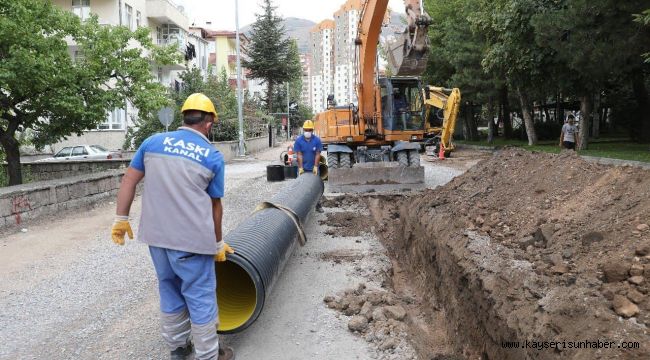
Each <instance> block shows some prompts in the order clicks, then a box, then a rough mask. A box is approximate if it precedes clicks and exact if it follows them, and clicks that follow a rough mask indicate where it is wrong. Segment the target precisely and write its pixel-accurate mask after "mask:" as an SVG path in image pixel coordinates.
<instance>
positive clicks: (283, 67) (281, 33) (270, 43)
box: [243, 0, 301, 112]
mask: <svg viewBox="0 0 650 360" xmlns="http://www.w3.org/2000/svg"><path fill="white" fill-rule="evenodd" d="M275 9H276V7H274V6H273V4H272V2H271V0H264V2H263V11H262V13H261V14H256V17H257V19H256V20H255V23H253V30H252V32H251V44H250V46H249V50H248V53H249V56H250V60H244V61H243V66H244V67H246V68H248V69H249V70H250V71H251V76H250V77H252V78H256V79H261V80H262V81H263V82H264V83H265V84H266V86H267V91H266V99H265V100H266V107H267V109H268V112H273V109H274V101H273V100H274V97H275V94H276V93H275V90H276V87H278V85H281V84H283V83H285V82H287V81H293V80H295V79H296V78H298V77H300V71H301V69H300V61H298V64H297V67H296V64H295V62H294V61H293V60H294V59H293V58H294V49H293V46H292V42H291V41H290V40H289V39H288V38H287V37H286V34H285V29H284V26H283V24H282V18H280V17H279V16H277V15H276V13H275ZM295 50H296V54H297V47H296V49H295Z"/></svg>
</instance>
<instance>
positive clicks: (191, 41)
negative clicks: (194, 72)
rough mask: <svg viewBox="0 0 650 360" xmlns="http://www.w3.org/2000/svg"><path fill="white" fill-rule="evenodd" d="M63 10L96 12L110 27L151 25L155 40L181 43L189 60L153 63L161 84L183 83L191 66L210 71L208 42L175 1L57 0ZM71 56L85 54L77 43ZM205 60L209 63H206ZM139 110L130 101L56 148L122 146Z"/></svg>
mask: <svg viewBox="0 0 650 360" xmlns="http://www.w3.org/2000/svg"><path fill="white" fill-rule="evenodd" d="M53 3H54V4H55V5H57V6H59V7H61V8H62V9H65V10H69V11H71V12H73V13H74V14H76V15H77V16H79V17H80V18H81V19H87V18H89V17H90V15H91V14H96V15H97V17H98V18H99V23H100V24H102V25H107V26H126V27H128V28H130V29H132V30H135V29H137V28H139V27H148V28H149V30H150V32H151V37H152V40H153V42H154V43H156V44H158V45H174V44H175V45H178V51H179V52H181V53H182V54H183V55H184V56H185V62H182V63H180V64H172V65H166V66H160V65H156V64H153V65H152V72H153V75H154V78H156V79H157V80H158V81H159V82H160V83H161V84H163V85H165V86H169V87H171V88H179V87H180V86H181V83H180V80H179V77H178V75H179V74H180V73H181V72H182V71H184V70H185V69H186V68H187V67H188V66H197V67H198V68H200V69H202V71H206V72H207V68H208V67H207V62H208V45H209V43H208V41H207V40H205V39H203V38H200V35H196V34H191V33H189V19H188V17H187V15H186V14H185V12H184V10H183V8H182V7H181V6H178V5H176V4H174V3H173V2H172V1H171V0H53ZM69 50H70V55H71V56H73V57H77V56H83V54H80V52H79V49H78V47H77V45H76V44H75V43H73V42H70V43H69ZM203 63H205V66H203ZM137 114H138V110H137V109H136V108H135V107H133V105H132V104H130V103H129V102H125V104H124V106H123V107H121V108H116V109H113V111H111V112H110V113H109V114H107V117H106V121H105V122H103V123H101V124H99V126H98V127H97V129H93V130H90V131H87V132H85V133H84V134H83V135H82V136H71V137H70V138H69V139H68V140H65V141H63V142H60V143H58V144H54V145H52V149H53V151H56V150H58V149H60V148H61V147H64V146H69V145H74V144H81V143H86V144H97V145H102V146H104V147H106V148H109V149H119V148H121V147H122V145H123V143H124V139H125V135H126V132H127V130H128V128H129V127H132V126H134V120H135V119H136V117H137Z"/></svg>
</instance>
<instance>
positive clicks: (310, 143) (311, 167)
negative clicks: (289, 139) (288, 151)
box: [293, 120, 323, 212]
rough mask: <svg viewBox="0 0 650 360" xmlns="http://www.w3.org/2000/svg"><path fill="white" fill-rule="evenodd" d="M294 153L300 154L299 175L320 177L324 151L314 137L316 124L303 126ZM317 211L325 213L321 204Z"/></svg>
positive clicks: (294, 145)
mask: <svg viewBox="0 0 650 360" xmlns="http://www.w3.org/2000/svg"><path fill="white" fill-rule="evenodd" d="M293 151H295V152H296V154H298V174H299V175H302V174H304V173H305V171H308V172H311V173H313V174H314V175H316V176H318V165H319V164H320V152H321V151H323V143H322V142H321V141H320V138H319V137H318V136H316V135H314V122H313V121H311V120H307V121H305V122H304V124H303V125H302V135H300V136H298V138H297V139H296V141H295V143H294V144H293ZM316 211H318V212H323V208H322V206H321V204H320V200H319V201H318V204H316Z"/></svg>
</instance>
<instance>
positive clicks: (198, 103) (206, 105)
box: [181, 93, 218, 121]
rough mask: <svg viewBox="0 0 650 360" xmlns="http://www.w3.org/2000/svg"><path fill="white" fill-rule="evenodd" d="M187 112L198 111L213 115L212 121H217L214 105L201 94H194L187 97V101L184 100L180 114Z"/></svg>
mask: <svg viewBox="0 0 650 360" xmlns="http://www.w3.org/2000/svg"><path fill="white" fill-rule="evenodd" d="M187 110H199V111H203V112H206V113H210V114H213V115H214V121H217V118H218V115H217V110H215V109H214V104H213V103H212V101H211V100H210V98H208V97H207V96H205V95H204V94H202V93H194V94H192V95H190V96H188V97H187V100H185V103H184V104H183V108H182V109H181V112H182V113H184V112H185V111H187Z"/></svg>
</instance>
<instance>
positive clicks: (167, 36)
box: [156, 24, 185, 47]
mask: <svg viewBox="0 0 650 360" xmlns="http://www.w3.org/2000/svg"><path fill="white" fill-rule="evenodd" d="M156 32H157V34H158V45H170V44H177V45H178V46H179V47H184V46H185V31H184V30H183V29H181V28H179V27H178V26H176V25H174V24H162V25H161V26H160V27H158V28H156Z"/></svg>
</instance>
